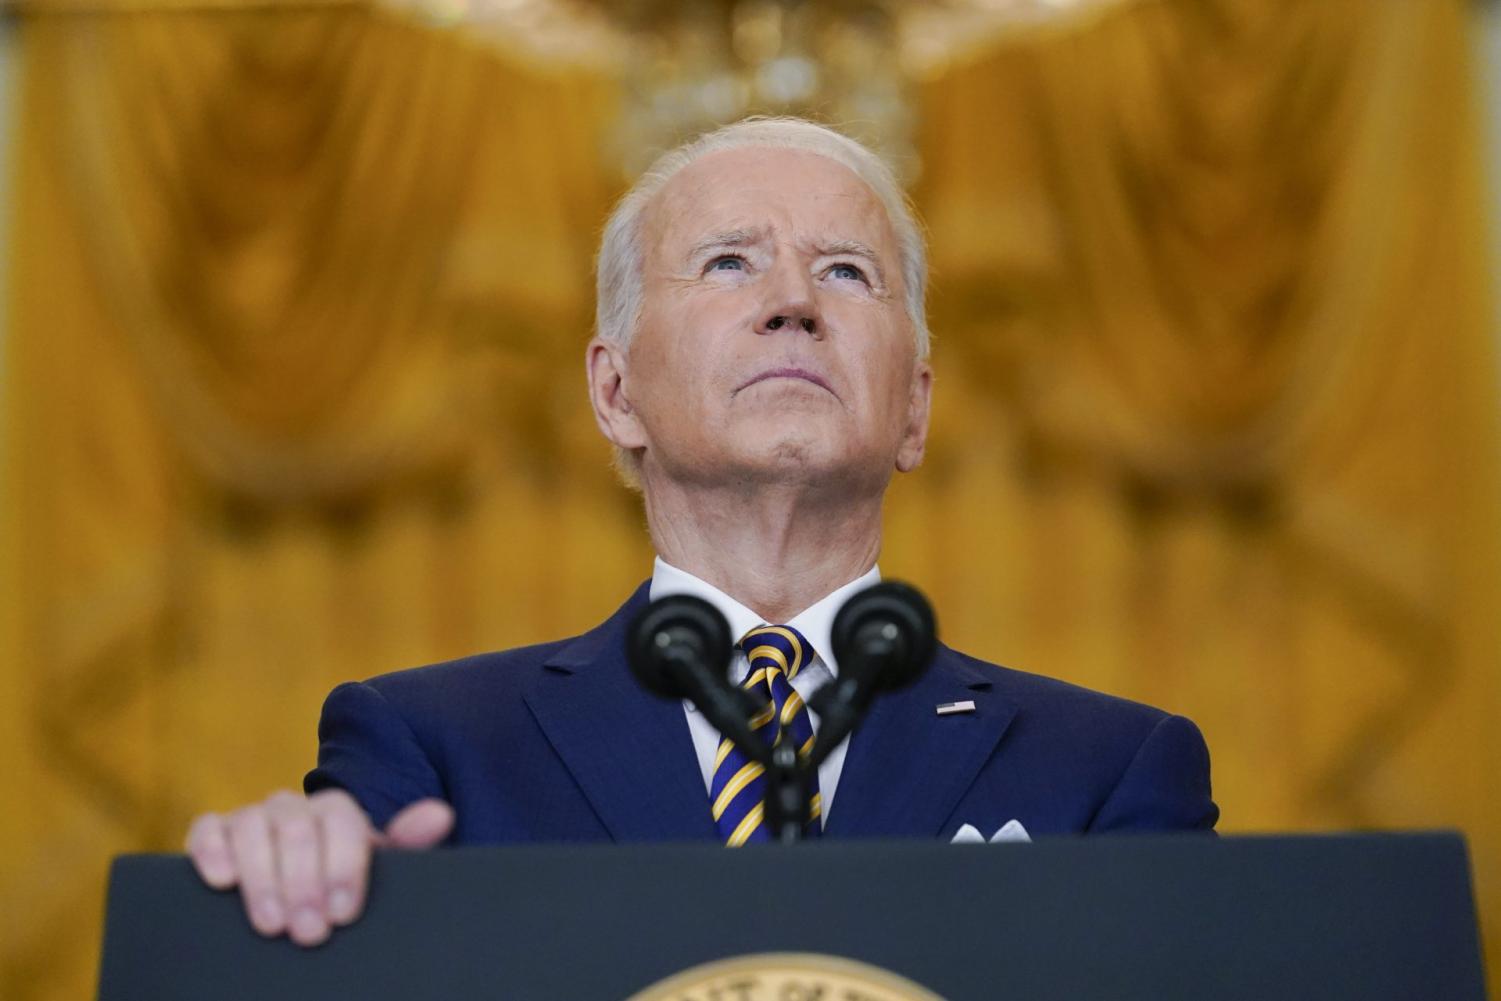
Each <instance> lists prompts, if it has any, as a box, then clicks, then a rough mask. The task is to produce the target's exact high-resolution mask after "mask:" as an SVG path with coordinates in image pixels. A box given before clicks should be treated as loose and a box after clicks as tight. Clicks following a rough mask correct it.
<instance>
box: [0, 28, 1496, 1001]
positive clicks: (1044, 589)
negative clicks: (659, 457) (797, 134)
mask: <svg viewBox="0 0 1501 1001" xmlns="http://www.w3.org/2000/svg"><path fill="white" fill-rule="evenodd" d="M1464 18H1465V12H1464V8H1463V6H1462V5H1461V4H1460V3H1459V2H1457V0H1456V2H1444V3H1425V4H1369V3H1364V2H1360V0H1337V2H1329V3H1322V4H1307V3H1298V2H1294V0H1255V2H1253V0H1233V2H1232V0H1215V2H1211V3H1202V2H1200V3H1172V2H1161V3H1148V4H1139V5H1127V6H1126V7H1124V8H1122V9H1120V10H1118V11H1115V12H1113V13H1111V14H1109V15H1107V16H1104V17H1101V18H1099V19H1098V20H1097V21H1095V22H1093V23H1090V24H1088V25H1085V26H1080V27H1078V28H1077V29H1075V30H1064V31H1059V32H1053V33H1048V34H1042V35H1036V36H1033V37H1028V38H1020V39H1016V40H1013V41H1009V42H1002V43H1000V44H999V45H998V46H997V48H995V49H994V50H993V51H990V52H989V53H987V54H985V55H984V56H982V57H979V58H976V59H974V60H972V61H970V62H968V63H967V64H965V65H964V66H961V67H956V68H954V69H952V70H951V71H949V72H947V73H945V74H944V75H942V76H941V77H939V78H937V79H935V80H933V81H931V82H930V83H928V84H927V85H925V86H924V88H923V89H922V92H921V94H920V101H921V104H920V107H921V112H922V115H921V121H922V134H921V137H920V144H919V146H920V149H921V151H922V157H923V165H924V170H923V173H922V177H921V180H920V182H919V184H918V187H917V190H916V192H915V195H916V197H917V199H918V201H919V204H920V207H921V208H922V210H923V212H924V214H925V216H926V217H927V218H928V221H929V223H930V226H931V230H932V243H933V257H934V270H935V281H934V295H933V327H934V330H935V333H936V335H937V348H936V358H935V363H936V366H937V368H938V372H939V382H938V413H937V415H936V424H935V438H934V442H933V448H932V453H931V457H930V461H929V463H928V464H927V467H926V468H925V469H924V470H923V471H922V472H920V473H919V474H917V475H916V476H912V477H905V478H902V480H901V481H900V482H899V483H898V484H897V486H896V488H895V490H894V493H893V498H892V502H891V504H890V507H889V515H888V538H887V545H886V552H885V555H884V556H883V561H882V562H883V568H884V569H885V570H886V571H887V572H888V573H894V574H898V575H902V576H906V577H910V578H912V579H914V580H916V581H917V582H919V583H920V584H922V585H923V586H925V587H927V588H928V589H929V590H930V591H931V592H932V593H933V595H934V597H935V600H936V603H937V605H938V607H939V609H940V613H941V616H942V622H943V626H944V632H945V635H946V638H947V639H948V640H949V641H950V642H952V643H954V644H955V645H958V646H960V647H962V648H966V649H969V650H971V651H973V652H975V653H977V654H980V655H983V656H988V657H990V658H992V659H996V660H999V661H1002V662H1004V663H1009V664H1012V665H1014V666H1018V667H1024V668H1027V669H1031V670H1037V671H1041V672H1044V673H1049V674H1054V675H1058V676H1061V677H1065V678H1068V679H1070V680H1076V681H1080V682H1083V683H1086V684H1091V685H1095V686H1097V687H1102V688H1105V689H1107V690H1111V691H1115V692H1119V693H1121V694H1125V695H1129V696H1133V697H1137V698H1142V699H1146V700H1148V701H1152V702H1155V703H1157V704H1160V705H1164V706H1167V707H1170V708H1172V709H1174V710H1176V711H1179V712H1183V713H1186V714H1188V715H1190V716H1192V717H1194V718H1195V719H1196V720H1198V721H1199V722H1200V724H1201V725H1202V726H1203V728H1204V730H1205V732H1206V735H1207V736H1208V738H1209V741H1210V745H1211V749H1212V751H1213V754H1214V761H1215V779H1216V790H1217V794H1218V798H1219V800H1220V801H1221V803H1222V804H1223V806H1224V807H1225V810H1226V818H1225V824H1224V825H1223V826H1224V829H1225V830H1245V829H1253V828H1254V829H1270V828H1281V827H1293V828H1321V827H1350V826H1368V825H1376V826H1433V825H1439V824H1457V825H1460V826H1462V827H1464V829H1465V830H1466V831H1467V832H1468V833H1469V834H1470V836H1471V838H1472V844H1473V846H1474V851H1475V856H1476V867H1477V874H1478V877H1479V880H1480V889H1481V896H1482V906H1483V907H1485V908H1488V909H1489V913H1491V914H1495V913H1498V912H1501V812H1498V810H1501V807H1498V806H1497V804H1496V802H1495V801H1496V799H1497V797H1495V796H1494V795H1493V794H1490V793H1489V790H1491V789H1493V786H1494V783H1493V782H1492V781H1490V780H1489V776H1488V775H1487V771H1488V767H1487V766H1489V765H1494V763H1495V762H1497V761H1498V760H1501V754H1498V751H1501V748H1498V746H1497V743H1498V738H1497V737H1496V736H1495V731H1496V728H1497V723H1498V722H1501V686H1498V679H1497V653H1498V651H1501V642H1498V637H1497V636H1496V634H1495V628H1496V627H1495V625H1494V623H1493V622H1492V621H1491V616H1490V614H1489V608H1490V607H1491V606H1493V605H1494V603H1495V601H1496V599H1497V598H1498V596H1501V594H1498V592H1501V586H1498V581H1497V579H1496V574H1497V566H1498V563H1501V561H1498V559H1497V557H1498V555H1501V544H1498V539H1497V527H1498V526H1497V517H1496V515H1495V514H1494V511H1495V510H1496V503H1495V502H1496V500H1497V499H1498V493H1497V482H1496V480H1497V468H1498V465H1501V463H1498V449H1497V437H1496V414H1495V412H1494V410H1495V407H1494V372H1495V368H1494V364H1493V355H1492V350H1491V344H1490V336H1491V333H1490V330H1489V326H1488V316H1489V314H1488V303H1487V302H1486V280H1487V272H1486V268H1487V261H1486V260H1485V257H1484V251H1483V233H1482V231H1481V224H1480V219H1481V217H1482V214H1483V212H1482V206H1483V202H1482V198H1481V195H1482V185H1481V180H1480V177H1479V174H1478V159H1477V154H1476V150H1475V140H1476V136H1475V129H1474V116H1473V113H1472V110H1471V107H1470V101H1471V100H1472V95H1471V92H1470V82H1469V79H1468V75H1467V69H1466V67H1467V59H1466V48H1465V37H1464V28H1465V24H1464ZM20 31H21V51H22V55H23V67H22V70H23V72H22V88H23V93H22V102H21V106H20V109H19V111H20V114H19V122H18V135H17V138H16V142H15V147H16V151H17V157H16V164H15V177H14V184H13V192H14V194H13V198H14V205H13V208H12V215H13V230H12V234H11V244H12V247H13V262H14V263H13V270H12V273H11V275H10V277H9V288H10V301H9V302H8V303H7V307H6V308H7V310H8V312H7V317H8V329H9V332H10V335H9V341H8V344H7V359H6V363H5V366H4V369H3V373H4V375H5V378H6V386H5V389H4V396H3V399H4V403H5V406H6V411H5V418H4V434H5V453H4V462H5V471H4V473H3V474H0V484H3V486H4V490H5V507H4V509H3V517H0V532H3V533H4V534H3V536H0V541H3V548H0V554H3V569H0V573H3V574H4V578H3V580H4V593H5V594H6V596H7V598H6V601H5V602H4V603H3V606H4V607H3V609H0V649H3V654H4V660H3V663H4V665H5V667H4V668H0V677H3V679H4V681H3V684H4V686H5V688H4V698H0V723H3V724H4V725H3V726H0V748H3V752H0V753H3V757H0V767H3V769H4V774H6V775H7V779H8V784H7V789H8V790H10V791H11V797H12V802H15V803H20V804H24V809H20V810H8V811H0V847H3V848H4V849H5V852H4V855H3V859H4V861H0V914H3V917H0V922H3V925H0V930H3V932H4V937H3V940H0V941H3V943H4V944H3V945H0V950H3V965H0V994H4V996H6V997H16V998H42V997H72V996H78V995H79V994H81V993H83V992H84V991H86V990H88V989H89V984H90V978H91V977H92V971H93V962H94V954H95V950H96V948H97V932H98V928H97V923H96V921H94V920H93V919H92V918H90V917H81V916H80V915H86V916H87V915H92V914H95V913H97V908H98V900H99V893H100V888H101V882H102V876H103V867H104V862H105V860H106V858H107V856H108V854H110V853H112V852H116V851H123V850H140V849H170V848H173V847H176V846H177V844H178V843H179V840H180V838H181V834H182V831H183V829H184V827H185V824H186V820H187V818H188V817H189V816H190V815H191V814H192V813H193V812H195V811H197V810H200V809H205V808H225V807H229V806H232V805H234V804H236V803H239V802H242V801H245V800H247V799H250V798H252V797H258V796H260V795H262V794H263V793H264V792H265V791H267V790H268V789H270V788H274V787H276V786H279V785H289V784H295V782H296V781H297V778H298V776H299V775H300V773H301V770H302V769H303V768H305V767H306V766H307V764H308V763H309V762H310V761H311V758H312V752H313V723H314V721H315V719H316V713H317V707H318V705H319V703H320V701H321V698H322V696H323V694H324V693H325V692H326V690H327V689H328V688H329V687H331V685H332V684H334V683H335V682H337V681H339V680H343V679H346V678H351V677H364V676H369V675H371V674H374V673H378V672H380V671H384V670H389V669H394V668H398V667H403V666H409V665H411V664H416V663H421V662H425V661H431V660H434V659H438V658H442V657H449V656H456V655H459V654H462V653H466V652H471V651H473V650H477V649H483V648H491V647H498V646H504V645H509V644H515V643H519V642H526V641H530V640H537V639H544V638H549V637H555V636H559V635H563V634H565V633H567V632H569V631H574V630H577V629H580V628H583V627H586V626H587V625H589V624H591V623H592V622H594V621H597V620H598V619H599V618H600V617H602V616H603V615H604V614H606V613H607V612H608V611H609V610H610V609H611V608H613V607H614V605H615V603H616V602H618V600H619V599H620V598H621V597H623V596H624V594H625V593H626V592H627V590H628V589H629V587H630V586H631V585H632V584H634V583H635V582H636V581H637V580H639V579H640V578H641V577H642V576H643V575H644V574H645V573H646V572H647V570H648V562H649V547H648V545H647V542H646V540H645V538H644V533H643V531H642V528H641V519H640V515H639V511H638V508H637V506H636V503H635V501H634V499H633V498H631V497H630V495H628V494H627V493H625V492H624V491H623V490H622V489H620V488H619V487H617V486H616V485H614V484H613V483H612V481H611V478H610V474H609V472H608V465H607V464H608V453H607V450H606V449H605V447H604V445H603V443H602V442H600V441H598V439H597V435H596V433H595V432H594V430H593V428H592V423H591V421H590V419H589V417H588V415H587V410H586V403H585V400H584V396H583V387H582V379H581V378H580V377H579V376H580V372H579V368H580V366H579V364H578V359H579V354H580V348H581V346H582V343H583V341H584V339H585V337H586V336H587V333H588V327H589V319H590V309H591V303H590V257H591V254H592V249H593V242H594V238H595V235H596V234H597V232H598V227H599V225H600V222H601V221H602V218H603V214H604V212H605V209H606V207H607V205H608V202H609V198H610V197H611V196H612V195H613V194H614V193H615V190H616V189H617V188H618V182H617V180H616V179H615V178H614V175H613V173H612V171H611V170H610V168H609V166H608V164H607V163H605V161H604V157H603V156H602V153H601V150H602V148H603V146H604V143H603V141H602V137H603V135H604V133H605V130H606V129H607V128H608V125H609V122H610V121H611V116H612V114H613V106H614V100H615V96H614V91H613V89H612V88H611V87H610V86H609V84H608V83H607V82H605V81H599V80H595V79H591V78H590V77H588V76H587V75H585V74H582V73H579V72H576V71H565V70H561V69H549V68H546V67H541V66H536V65H530V64H526V65H523V64H521V63H518V62H517V61H516V60H514V59H510V58H503V57H501V56H498V55H496V54H495V53H494V52H491V51H487V50H485V49H482V48H480V47H478V46H477V45H476V44H474V43H473V42H471V41H469V40H467V39H465V38H464V37H462V36H461V35H460V34H458V33H456V32H454V31H452V30H440V29H436V28H431V27H425V26H422V25H418V24H413V23H409V22H405V21H402V20H401V19H399V18H396V17H394V16H392V15H389V14H382V13H379V12H377V11H375V10H372V9H368V8H365V7H363V6H361V5H355V4H292V3H271V4H266V3H260V4H256V5H254V6H253V7H250V6H246V7H245V8H244V9H238V5H234V4H226V5H187V4H168V3H131V4H120V5H93V6H87V5H82V4H76V3H73V4H68V5H66V7H64V5H60V4H34V5H32V6H29V7H25V8H23V11H22V16H21V20H20ZM1498 949H1501V945H1498V940H1497V939H1496V937H1495V936H1494V935H1492V938H1491V941H1490V953H1491V956H1492V961H1493V962H1494V961H1495V959H1496V957H1497V956H1498V955H1501V953H1498Z"/></svg>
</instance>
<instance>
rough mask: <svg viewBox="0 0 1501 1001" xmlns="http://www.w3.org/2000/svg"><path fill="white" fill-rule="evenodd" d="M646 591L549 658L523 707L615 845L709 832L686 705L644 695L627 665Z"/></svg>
mask: <svg viewBox="0 0 1501 1001" xmlns="http://www.w3.org/2000/svg"><path fill="white" fill-rule="evenodd" d="M647 591H648V588H647V585H645V584H643V585H642V586H641V587H640V588H639V589H638V590H637V591H636V593H635V594H634V595H632V596H631V598H630V600H628V601H627V602H626V603H625V604H624V605H623V606H621V608H620V610H619V611H617V612H616V613H615V614H614V615H613V616H611V617H610V618H609V620H607V621H606V622H605V623H604V624H603V625H601V626H600V627H598V628H597V629H595V630H594V631H592V632H590V633H586V634H585V635H583V636H581V637H579V638H578V639H577V640H575V641H574V642H573V643H570V644H568V645H567V646H565V647H563V648H562V649H561V650H559V651H558V653H556V654H554V655H553V657H552V658H550V659H549V660H548V661H547V663H546V666H545V667H544V668H543V677H542V678H540V679H539V681H538V683H537V684H536V685H535V686H534V687H533V688H532V690H531V691H529V692H528V693H527V695H526V702H527V706H528V707H529V708H530V709H531V712H532V715H533V716H534V717H535V718H536V720H537V723H538V725H539V726H541V727H542V730H543V732H544V733H545V734H546V735H547V739H548V741H549V743H551V744H552V747H553V750H555V751H556V752H557V754H558V757H560V758H561V759H562V760H563V763H564V765H565V766H566V767H567V768H568V770H569V772H571V773H572V775H573V777H574V779H575V780H576V781H577V782H578V784H579V788H580V789H582V790H583V793H584V796H585V797H586V798H587V799H588V800H589V803H590V805H591V806H592V807H593V808H594V811H595V813H597V814H598V815H599V818H600V820H601V821H602V822H603V823H604V825H605V828H606V829H607V830H608V831H609V832H610V836H611V837H612V838H613V839H614V840H615V841H647V840H652V841H661V840H684V839H692V838H703V837H713V836H714V825H713V823H712V822H711V820H710V814H709V799H708V793H707V792H706V791H705V789H704V781H703V776H702V775H701V774H700V773H699V769H698V758H697V755H696V754H695V752H694V749H693V739H692V737H691V736H690V735H689V732H688V721H687V718H686V717H685V715H684V713H683V704H682V703H681V702H679V701H677V700H674V699H663V698H659V697H657V696H655V695H652V694H651V693H649V692H647V691H646V690H645V689H643V688H642V687H641V686H640V685H639V684H637V683H636V679H635V678H634V677H632V675H631V672H630V667H629V666H628V665H627V664H626V660H625V630H626V626H627V625H628V624H629V622H630V620H631V619H632V618H633V617H634V616H635V615H636V613H638V612H639V611H640V610H641V609H642V608H644V607H645V606H646V602H647Z"/></svg>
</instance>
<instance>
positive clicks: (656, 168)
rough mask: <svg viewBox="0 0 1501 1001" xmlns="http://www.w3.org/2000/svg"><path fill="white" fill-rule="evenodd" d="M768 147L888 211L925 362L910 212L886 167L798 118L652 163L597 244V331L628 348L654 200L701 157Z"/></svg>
mask: <svg viewBox="0 0 1501 1001" xmlns="http://www.w3.org/2000/svg"><path fill="white" fill-rule="evenodd" d="M747 147H763V148H764V147H769V148H773V149H798V150H805V151H807V152H809V153H816V154H818V155H819V156H824V157H828V158H829V159H830V160H833V161H834V162H836V163H840V164H843V165H844V166H845V167H848V168H849V169H850V170H851V171H853V172H854V174H855V176H856V177H858V178H860V180H862V181H864V182H865V183H866V185H868V186H869V187H870V189H871V191H873V192H875V195H876V197H877V198H878V199H880V201H881V205H882V206H883V207H884V208H885V209H886V218H887V220H889V221H890V223H891V228H892V231H893V232H894V233H895V234H896V242H897V250H898V253H899V254H900V256H901V268H902V284H903V285H904V286H905V289H906V293H907V301H906V306H907V315H908V317H910V318H911V320H912V329H913V331H914V333H915V335H916V338H917V354H918V357H919V358H926V357H927V356H928V318H927V306H926V296H927V286H928V253H927V246H926V244H925V242H924V239H923V232H922V229H921V227H920V226H919V225H918V223H917V216H916V215H915V214H914V213H913V211H912V207H911V204H910V203H909V202H908V200H907V196H906V194H905V193H904V192H903V190H902V186H901V184H899V183H898V182H897V179H896V175H895V174H894V173H893V172H892V170H891V167H890V166H889V165H887V163H886V161H884V160H882V159H881V158H880V157H879V156H877V155H876V154H875V153H874V152H872V151H871V150H870V149H868V148H866V147H865V146H863V145H861V144H860V143H859V142H856V141H855V140H854V139H851V138H850V137H848V136H846V135H843V134H842V133H839V132H835V131H834V130H833V129H831V128H828V127H826V126H823V125H819V124H817V123H815V122H810V121H807V120H806V119H802V118H790V117H776V118H772V117H753V118H746V119H742V120H741V121H738V122H735V123H734V124H732V125H726V126H724V127H723V128H719V129H716V130H714V131H713V132H706V133H704V134H703V135H700V136H698V137H697V138H695V139H691V140H689V141H688V142H686V143H684V144H683V145H681V146H679V147H677V148H676V149H673V150H669V151H668V152H666V153H663V154H662V155H661V156H660V157H658V158H657V160H656V162H655V163H653V164H652V165H651V167H649V168H648V169H647V171H646V173H644V174H642V175H641V177H640V178H639V179H638V180H637V181H636V183H635V184H634V185H633V186H632V187H631V190H630V191H627V192H626V193H625V195H624V196H623V197H622V198H621V199H620V201H619V203H617V204H616V206H615V210H614V211H613V212H611V213H610V218H609V221H608V222H606V223H605V231H604V235H603V236H602V237H601V238H600V241H599V259H598V262H597V267H596V269H595V278H596V289H595V328H596V331H597V332H598V334H599V336H600V337H601V338H602V339H604V340H606V341H610V342H611V343H613V344H619V345H622V346H624V345H626V344H629V343H630V340H631V337H632V335H634V334H635V332H636V326H637V324H638V323H639V322H640V320H641V306H642V300H643V298H644V295H645V293H644V289H643V285H644V279H643V277H642V261H643V258H644V257H645V248H644V247H643V246H642V239H641V230H642V217H643V215H645V209H646V207H647V206H648V205H650V204H651V201H652V199H653V198H654V197H655V196H656V194H657V192H659V191H661V190H662V188H663V187H664V186H665V185H666V184H667V182H668V181H670V180H672V178H673V177H674V176H675V175H676V174H677V172H678V171H680V170H682V169H683V168H684V167H687V166H688V165H689V164H691V163H693V162H694V161H696V160H697V159H698V158H699V157H701V156H704V155H706V154H708V153H715V152H718V151H720V150H728V149H745V148H747Z"/></svg>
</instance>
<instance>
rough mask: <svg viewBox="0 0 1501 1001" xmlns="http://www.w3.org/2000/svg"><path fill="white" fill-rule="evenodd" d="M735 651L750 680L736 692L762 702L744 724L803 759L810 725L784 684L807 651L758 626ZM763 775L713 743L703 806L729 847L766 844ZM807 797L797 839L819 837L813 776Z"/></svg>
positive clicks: (801, 643) (776, 629)
mask: <svg viewBox="0 0 1501 1001" xmlns="http://www.w3.org/2000/svg"><path fill="white" fill-rule="evenodd" d="M740 649H742V650H744V651H745V655H746V657H747V658H749V660H750V674H749V675H748V676H747V677H746V679H745V682H744V684H743V685H742V686H741V687H743V688H744V689H745V690H746V691H748V692H750V693H752V694H754V695H757V696H759V697H761V698H763V699H765V700H766V708H765V709H764V710H762V711H761V712H760V713H758V714H757V715H756V716H755V718H753V719H752V720H751V721H750V723H751V727H752V728H753V729H755V730H757V731H758V732H760V734H761V736H762V737H764V738H765V739H766V742H767V744H775V743H776V742H777V739H778V738H779V737H780V738H781V739H783V740H790V741H792V742H793V746H795V747H796V748H797V749H798V755H799V756H800V757H807V755H808V752H809V751H810V750H811V749H812V747H813V721H812V719H811V718H810V717H809V716H808V707H807V706H805V705H803V699H802V696H800V695H798V694H797V692H795V691H793V689H792V685H790V684H789V683H788V682H789V681H791V679H792V678H795V677H796V676H797V672H798V671H799V670H800V669H801V668H803V667H805V666H807V664H808V662H809V661H811V660H812V659H813V648H812V647H810V646H809V645H808V641H807V640H805V639H804V638H803V636H802V634H801V633H799V632H798V631H797V630H796V629H793V628H792V627H790V626H759V627H757V628H755V629H752V630H751V631H750V632H748V633H746V634H745V638H744V639H742V640H741V641H740ZM764 772H765V768H764V767H763V766H762V765H761V764H759V763H758V762H755V761H751V760H750V759H748V758H747V757H746V756H745V755H744V754H742V753H741V752H740V749H739V748H738V747H736V746H735V745H734V743H732V742H731V741H730V740H729V739H727V738H726V739H724V740H721V741H720V742H719V750H718V752H717V753H716V754H715V756H714V781H713V782H712V783H710V786H709V801H710V803H711V804H713V812H714V826H715V829H716V830H718V832H719V836H720V838H722V839H723V840H724V843H725V844H727V845H730V846H732V847H733V846H736V845H743V844H747V843H750V842H753V841H770V840H771V831H770V830H769V829H768V828H767V826H766V824H765V823H763V819H764V818H763V817H762V809H763V803H764V801H765V797H766V776H765V775H764V774H763V773H764ZM808 792H809V804H808V818H809V819H808V825H807V829H806V830H805V831H804V832H803V836H804V837H805V838H816V837H818V835H819V834H821V833H822V831H823V822H822V820H821V819H820V816H819V814H820V812H821V811H820V808H819V802H820V798H819V795H818V775H817V774H816V773H810V774H809V776H808Z"/></svg>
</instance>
